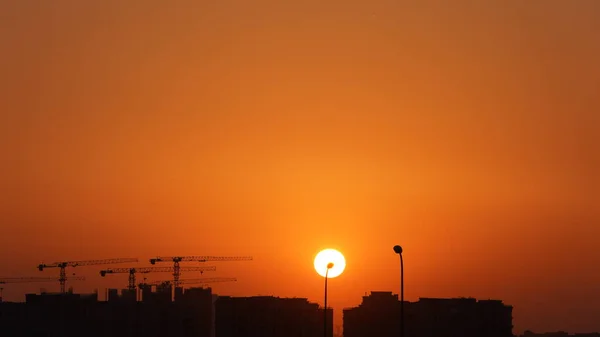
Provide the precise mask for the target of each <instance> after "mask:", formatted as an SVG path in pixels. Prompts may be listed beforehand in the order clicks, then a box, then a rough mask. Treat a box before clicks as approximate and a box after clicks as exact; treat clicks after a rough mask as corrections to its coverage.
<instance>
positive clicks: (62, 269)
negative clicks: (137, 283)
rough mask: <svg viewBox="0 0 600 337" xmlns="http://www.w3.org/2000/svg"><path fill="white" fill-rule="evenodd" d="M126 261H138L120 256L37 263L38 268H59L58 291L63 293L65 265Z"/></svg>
mask: <svg viewBox="0 0 600 337" xmlns="http://www.w3.org/2000/svg"><path fill="white" fill-rule="evenodd" d="M127 262H138V259H136V258H120V259H104V260H85V261H63V262H54V263H51V264H43V263H42V264H39V265H38V270H39V271H43V270H44V269H45V268H59V269H60V274H59V278H58V282H60V292H61V293H63V294H64V293H65V285H66V283H67V270H66V269H67V267H78V266H92V265H99V264H115V263H127Z"/></svg>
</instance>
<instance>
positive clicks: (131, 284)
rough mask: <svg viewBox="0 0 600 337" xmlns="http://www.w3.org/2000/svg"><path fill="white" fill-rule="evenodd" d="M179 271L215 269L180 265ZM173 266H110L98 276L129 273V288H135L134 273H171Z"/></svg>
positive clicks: (214, 268)
mask: <svg viewBox="0 0 600 337" xmlns="http://www.w3.org/2000/svg"><path fill="white" fill-rule="evenodd" d="M180 270H181V271H199V272H200V273H203V272H205V271H215V270H217V267H215V266H202V267H180ZM172 272H173V267H142V268H111V269H105V270H101V271H100V276H102V277H104V276H106V274H117V273H129V285H128V287H127V288H128V289H129V290H135V274H136V273H140V274H147V273H172Z"/></svg>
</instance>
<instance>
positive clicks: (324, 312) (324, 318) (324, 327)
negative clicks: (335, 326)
mask: <svg viewBox="0 0 600 337" xmlns="http://www.w3.org/2000/svg"><path fill="white" fill-rule="evenodd" d="M331 268H333V262H329V263H328V264H327V270H326V271H325V310H323V337H327V279H328V278H329V269H331ZM332 323H333V322H332Z"/></svg>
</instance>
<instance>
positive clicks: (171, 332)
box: [0, 287, 213, 337]
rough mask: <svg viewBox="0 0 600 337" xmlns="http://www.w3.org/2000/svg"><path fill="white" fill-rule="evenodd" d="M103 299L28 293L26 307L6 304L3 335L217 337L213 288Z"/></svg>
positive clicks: (0, 308) (1, 311)
mask: <svg viewBox="0 0 600 337" xmlns="http://www.w3.org/2000/svg"><path fill="white" fill-rule="evenodd" d="M142 292H143V293H144V294H143V298H142V301H136V296H135V292H133V293H132V292H131V291H130V290H123V291H122V292H121V294H120V295H119V294H118V292H117V291H116V290H113V289H110V290H109V291H108V298H107V301H98V294H97V293H94V294H88V295H82V294H73V293H71V292H68V293H65V294H62V293H61V294H48V293H42V294H40V295H36V294H27V295H26V301H25V303H0V335H1V336H10V337H33V336H36V337H37V336H40V337H41V336H44V337H75V336H78V337H81V336H85V337H132V336H144V337H211V335H212V330H213V329H212V327H213V317H212V316H213V296H212V291H211V289H210V288H207V289H205V288H190V289H186V290H183V289H181V288H179V289H175V300H171V296H172V289H171V287H162V288H161V287H158V288H157V289H156V291H155V292H152V291H148V289H143V290H142Z"/></svg>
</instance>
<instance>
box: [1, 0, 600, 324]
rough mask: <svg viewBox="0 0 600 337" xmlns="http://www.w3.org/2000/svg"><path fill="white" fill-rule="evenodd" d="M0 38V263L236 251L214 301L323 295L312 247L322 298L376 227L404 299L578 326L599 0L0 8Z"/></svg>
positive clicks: (92, 279) (375, 272)
mask: <svg viewBox="0 0 600 337" xmlns="http://www.w3.org/2000/svg"><path fill="white" fill-rule="evenodd" d="M0 46H1V53H0V114H1V120H0V151H1V152H0V154H1V157H0V158H1V164H0V170H1V171H0V226H1V228H0V229H1V231H0V276H20V275H22V276H31V275H33V276H51V275H55V273H56V272H57V271H56V270H49V271H47V272H44V273H40V272H38V271H37V270H36V269H35V266H36V265H37V264H38V263H40V262H53V261H56V260H77V259H96V258H108V257H139V258H140V259H143V260H144V261H146V259H148V258H150V257H152V256H156V255H247V254H248V255H253V256H254V258H255V261H253V262H243V263H242V262H240V263H228V264H224V263H223V264H220V265H219V270H220V271H219V272H217V273H214V274H212V275H213V276H236V277H238V280H239V281H238V282H237V283H235V284H226V283H223V284H216V285H215V286H214V289H215V291H216V292H217V293H220V294H227V295H258V294H262V295H270V294H273V295H278V296H298V297H308V298H309V299H310V300H312V301H317V302H319V303H322V281H323V280H322V278H321V277H319V276H318V275H317V274H316V273H315V271H314V269H313V265H312V259H313V257H314V255H315V254H316V253H317V251H318V250H320V249H322V248H328V247H331V248H337V249H339V250H340V251H342V252H343V253H344V254H345V256H346V258H347V263H348V264H347V269H346V272H345V273H344V274H343V275H342V276H340V277H339V278H336V279H335V280H332V281H331V283H330V303H331V304H332V305H333V306H334V307H335V308H336V309H341V308H343V307H349V306H354V305H357V304H358V303H359V302H360V301H361V296H362V295H363V294H364V293H365V292H368V291H371V290H394V291H397V289H398V286H397V284H398V280H399V277H398V261H397V257H396V256H395V255H394V254H393V251H392V246H393V245H394V244H397V243H399V244H402V245H403V246H404V248H405V254H404V256H405V262H406V268H405V273H406V277H405V282H406V297H407V299H408V300H411V301H412V300H417V299H418V298H419V297H453V296H472V297H477V298H497V299H502V300H504V301H505V302H507V303H509V304H511V305H514V306H515V309H514V318H515V319H514V322H515V331H516V332H520V331H523V330H524V329H532V330H535V331H549V330H559V329H562V330H567V331H571V332H576V331H600V323H598V320H597V318H598V317H599V316H600V311H599V310H600V309H598V308H600V268H598V265H600V250H599V247H600V193H599V190H600V98H599V97H600V95H598V92H599V91H600V61H599V60H600V1H596V0H589V1H584V0H571V1H552V0H529V1H517V0H514V1H437V2H433V1H421V0H419V1H398V0H395V1H392V0H370V1H358V0H345V1H337V0H336V1H334V0H321V1H316V0H303V1H291V0H290V1H275V0H269V1H267V0H252V1H247V0H218V1H217V0H203V1H197V0H190V1H158V0H143V1H133V0H128V1H122V0H98V1H92V0H89V1H80V0H72V1H66V0H56V1H43V0H38V1H33V0H31V1H28V0H14V1H13V0H11V1H7V0H0ZM73 271H75V272H77V274H78V275H85V276H87V277H88V281H86V282H84V283H80V284H76V285H75V286H76V291H91V290H92V289H94V288H100V289H103V288H106V287H108V286H111V287H116V286H121V287H124V286H125V285H126V282H127V280H126V275H122V276H115V275H112V276H111V277H107V278H106V279H100V278H99V277H98V276H97V271H98V268H94V267H89V268H77V269H76V270H73ZM161 276H162V278H167V277H168V275H161ZM184 276H185V275H184ZM152 277H154V278H157V277H160V276H157V275H154V276H152ZM43 286H44V287H48V288H49V289H53V290H58V284H48V285H43ZM39 288H40V285H39V284H30V285H24V286H8V285H6V286H5V297H6V299H8V300H21V299H22V298H23V293H24V292H25V291H37V290H39ZM341 316H342V315H341V312H340V311H337V312H336V321H337V324H341Z"/></svg>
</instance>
